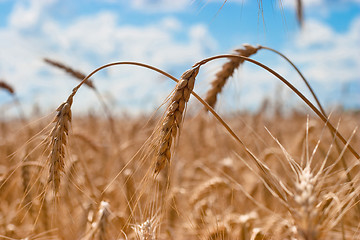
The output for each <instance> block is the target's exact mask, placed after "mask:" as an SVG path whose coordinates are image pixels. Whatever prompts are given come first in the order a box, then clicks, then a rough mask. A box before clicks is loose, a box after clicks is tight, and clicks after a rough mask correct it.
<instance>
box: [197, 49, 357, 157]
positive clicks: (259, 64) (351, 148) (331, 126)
mask: <svg viewBox="0 0 360 240" xmlns="http://www.w3.org/2000/svg"><path fill="white" fill-rule="evenodd" d="M230 57H237V58H242V59H244V60H246V61H249V62H252V63H254V64H256V65H258V66H260V67H262V68H264V69H265V70H266V71H268V72H270V73H271V74H273V75H274V76H276V77H277V78H278V79H279V80H280V81H282V82H283V83H284V84H285V85H286V86H288V87H289V88H290V89H291V90H292V91H293V92H294V93H295V94H296V95H298V96H299V97H300V98H301V99H302V100H303V101H304V102H305V103H306V104H307V105H308V106H309V107H310V108H311V109H312V110H313V111H314V112H315V113H316V115H317V116H318V117H319V118H320V119H321V120H322V121H323V122H324V123H325V124H326V126H327V127H328V128H329V129H330V131H332V132H333V133H334V134H335V135H336V136H337V137H338V138H339V139H340V140H341V141H342V142H343V144H344V145H346V143H347V141H346V140H345V138H344V137H343V136H342V135H341V134H340V133H339V132H338V131H337V130H336V129H335V127H334V126H333V125H332V124H331V123H330V121H329V119H328V118H326V117H325V116H324V115H323V114H322V113H321V112H320V111H319V110H318V109H317V108H316V107H315V106H314V105H313V104H312V103H311V102H310V101H309V100H308V99H307V98H306V97H305V96H304V95H303V94H302V93H301V92H300V91H299V90H298V89H297V88H295V87H294V86H293V85H292V84H291V83H290V82H289V81H287V80H286V79H285V78H284V77H282V76H281V75H280V74H279V73H277V72H276V71H274V70H272V69H271V68H269V67H267V66H266V65H264V64H262V63H260V62H258V61H255V60H253V59H251V58H247V57H243V56H238V55H230V54H224V55H217V56H213V57H209V58H206V59H203V60H201V61H200V62H198V63H196V64H194V65H193V67H200V66H202V65H204V64H206V63H208V62H210V61H213V60H215V59H220V58H230ZM347 148H348V149H349V150H350V152H351V153H352V154H353V155H354V156H355V157H356V158H357V159H360V155H359V154H358V153H357V152H356V151H355V149H354V148H353V147H352V146H351V145H350V144H349V145H347Z"/></svg>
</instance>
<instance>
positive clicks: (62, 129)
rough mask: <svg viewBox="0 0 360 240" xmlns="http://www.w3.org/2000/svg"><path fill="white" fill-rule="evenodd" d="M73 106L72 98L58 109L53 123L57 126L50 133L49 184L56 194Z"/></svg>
mask: <svg viewBox="0 0 360 240" xmlns="http://www.w3.org/2000/svg"><path fill="white" fill-rule="evenodd" d="M71 104H72V97H70V98H69V99H68V100H67V101H66V102H64V103H62V104H61V105H60V106H59V107H58V108H57V109H56V111H57V112H58V113H57V115H56V117H55V119H54V121H53V122H55V126H54V128H53V129H52V131H51V133H50V137H51V141H50V146H51V152H50V155H49V161H50V170H49V182H52V183H53V187H54V191H55V193H57V192H58V191H59V187H60V177H61V173H62V172H64V165H65V164H64V157H65V147H66V143H67V135H68V132H69V128H70V124H71Z"/></svg>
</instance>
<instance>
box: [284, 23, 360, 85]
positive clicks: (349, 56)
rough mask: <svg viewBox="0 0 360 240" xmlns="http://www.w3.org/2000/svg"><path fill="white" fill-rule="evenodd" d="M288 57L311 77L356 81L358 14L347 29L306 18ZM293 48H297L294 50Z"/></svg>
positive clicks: (359, 60) (359, 53)
mask: <svg viewBox="0 0 360 240" xmlns="http://www.w3.org/2000/svg"><path fill="white" fill-rule="evenodd" d="M294 39H295V42H294V45H295V46H293V47H292V48H293V50H289V51H288V52H289V56H292V58H293V59H294V60H295V61H296V62H297V63H299V64H301V65H303V68H302V69H303V70H304V72H305V73H306V75H307V76H309V78H310V79H312V80H313V81H317V82H323V83H339V82H349V81H354V80H358V79H359V76H360V58H359V56H360V50H359V47H358V46H359V43H360V17H358V18H355V19H354V20H353V22H352V24H351V25H350V28H349V30H348V31H347V32H343V33H338V32H335V31H334V30H333V29H332V28H330V27H329V26H328V25H326V24H325V23H322V22H319V21H316V20H309V21H307V23H306V25H305V28H304V29H303V31H301V32H299V33H298V34H297V35H296V36H295V38H294ZM295 49H296V50H295Z"/></svg>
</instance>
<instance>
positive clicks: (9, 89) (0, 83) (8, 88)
mask: <svg viewBox="0 0 360 240" xmlns="http://www.w3.org/2000/svg"><path fill="white" fill-rule="evenodd" d="M0 88H2V89H4V90H6V91H7V92H8V93H10V94H11V95H15V90H14V88H13V87H12V86H10V85H9V84H8V83H6V82H4V81H3V80H0Z"/></svg>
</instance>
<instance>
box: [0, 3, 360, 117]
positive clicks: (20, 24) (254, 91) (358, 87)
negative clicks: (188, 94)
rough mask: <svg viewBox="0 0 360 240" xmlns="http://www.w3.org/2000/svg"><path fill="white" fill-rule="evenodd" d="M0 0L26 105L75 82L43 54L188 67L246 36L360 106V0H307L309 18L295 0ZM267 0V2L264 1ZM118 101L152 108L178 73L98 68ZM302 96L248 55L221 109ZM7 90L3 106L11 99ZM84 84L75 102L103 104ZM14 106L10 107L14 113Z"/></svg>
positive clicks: (71, 60)
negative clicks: (300, 13)
mask: <svg viewBox="0 0 360 240" xmlns="http://www.w3.org/2000/svg"><path fill="white" fill-rule="evenodd" d="M222 4H223V1H221V0H176V1H175V0H132V1H127V0H126V1H125V0H86V1H85V0H77V1H73V0H61V1H60V0H0V79H2V80H5V81H6V82H8V83H9V84H11V85H12V86H13V87H14V88H15V89H16V92H17V95H18V98H19V99H20V101H21V103H22V105H23V107H24V108H25V109H26V111H27V112H30V111H31V109H32V108H33V106H34V105H37V106H39V107H40V108H41V109H43V111H44V112H45V113H49V112H50V111H51V110H53V109H54V108H56V106H58V105H59V104H60V103H61V102H62V101H64V100H66V98H67V96H68V95H69V94H70V93H71V89H72V88H73V87H74V86H75V85H76V82H75V81H74V80H73V79H72V78H71V77H69V76H68V75H66V74H65V73H63V72H62V71H60V70H58V69H54V68H53V67H51V66H49V65H47V64H46V63H44V62H43V58H44V57H48V58H51V59H55V60H58V61H61V62H64V63H66V64H68V65H71V66H72V67H73V68H76V69H79V70H81V71H83V72H84V73H90V72H91V71H92V70H94V69H95V68H97V67H99V66H101V65H103V64H106V63H110V62H114V61H138V62H143V63H148V64H151V65H153V66H156V67H158V68H161V69H163V70H164V71H167V72H169V73H171V74H172V75H174V76H176V77H179V76H180V75H181V73H182V72H184V71H185V70H187V69H188V68H190V67H191V65H192V64H194V63H195V62H197V61H199V60H201V59H203V58H205V57H209V56H212V55H217V54H223V53H229V52H231V51H232V50H233V49H236V48H239V47H241V45H242V44H243V43H250V44H252V45H257V44H261V45H265V46H269V47H272V48H275V49H277V50H279V51H281V52H283V53H284V54H285V55H287V56H288V57H289V58H290V59H292V60H293V61H294V63H295V64H296V65H297V66H298V67H299V68H300V69H301V70H302V71H303V73H304V75H305V77H307V78H308V80H309V81H310V83H311V85H312V86H313V87H314V90H315V92H316V93H317V94H318V95H319V98H320V101H321V102H322V103H323V104H324V105H326V106H327V107H328V108H330V109H331V108H333V107H334V106H335V105H337V104H342V105H345V106H346V107H347V108H355V107H357V108H359V107H360V47H359V46H360V0H303V4H304V12H305V16H304V25H303V27H302V28H300V27H299V24H298V22H297V21H296V14H295V13H296V1H295V0H281V1H280V0H266V1H263V3H262V6H261V7H262V8H259V1H255V0H228V1H227V2H226V3H225V4H224V6H223V7H222ZM260 9H262V10H260ZM254 59H256V60H259V61H261V62H262V63H264V64H266V65H268V66H270V67H272V68H273V69H275V70H277V71H278V72H279V73H280V74H281V75H283V76H285V77H286V78H287V79H288V80H289V81H290V82H293V83H294V84H295V85H296V86H297V87H298V88H299V89H301V90H303V91H304V93H305V95H306V96H309V98H310V95H309V94H308V93H307V91H306V88H305V87H304V86H303V84H302V82H301V81H300V79H299V77H298V76H297V75H296V73H295V72H294V70H293V69H291V68H290V67H289V65H288V64H286V63H285V62H284V61H283V60H282V59H281V58H279V57H278V56H275V55H273V54H271V53H270V52H266V51H265V50H264V51H263V52H259V53H258V54H256V55H255V56H254ZM222 63H223V61H216V62H213V63H211V64H208V65H206V66H205V67H204V68H203V69H202V70H201V73H200V75H199V77H198V79H197V84H196V88H195V89H196V91H197V92H198V93H200V94H202V95H204V94H205V93H206V90H207V88H208V86H209V82H210V81H211V80H212V76H213V75H214V74H215V73H216V70H217V69H218V68H219V67H220V66H221V64H222ZM94 79H95V85H96V87H97V88H98V89H99V91H100V93H101V94H102V95H103V96H104V98H105V100H106V101H107V102H108V104H110V105H111V107H112V109H113V110H114V111H117V112H121V111H130V109H132V111H134V112H141V111H152V110H154V109H155V108H156V107H157V106H159V105H160V104H161V103H162V101H163V100H164V99H165V98H166V96H167V94H168V93H169V92H170V91H171V89H172V88H173V87H174V83H173V82H171V81H170V80H168V79H165V78H164V77H162V76H160V75H159V74H156V73H153V72H151V71H149V70H146V69H141V68H138V67H131V66H130V67H129V66H118V67H112V68H110V69H107V70H104V71H102V72H99V73H98V74H96V75H95V76H94ZM275 97H277V98H280V99H283V100H284V101H285V100H286V101H288V102H291V103H292V104H295V105H300V106H302V107H303V104H302V103H301V102H300V101H299V100H298V98H297V97H296V96H295V95H294V94H292V93H291V92H289V91H288V90H287V89H286V87H284V86H283V85H282V84H280V83H279V81H278V80H276V79H274V78H273V77H272V76H271V75H270V74H268V73H267V72H265V71H264V70H262V69H259V68H258V67H255V66H252V65H251V63H246V64H244V66H243V67H242V68H241V69H240V70H239V71H237V72H236V74H235V78H234V79H233V80H232V81H231V82H229V84H228V85H227V86H226V89H225V93H224V94H223V95H222V96H221V98H220V103H219V106H218V108H220V109H240V110H241V109H255V108H256V107H257V106H258V105H259V104H260V103H261V101H262V100H263V99H264V98H270V99H273V98H275ZM11 101H12V99H11V97H10V96H9V95H8V94H7V93H6V92H4V91H1V92H0V108H4V107H3V106H7V105H9V104H10V103H11ZM98 108H99V103H98V99H97V98H96V95H95V94H94V93H93V92H92V91H91V89H87V88H86V87H84V88H83V89H81V90H80V91H79V94H78V95H77V97H76V99H75V104H74V112H76V111H78V112H81V111H85V112H87V111H97V109H98ZM11 111H12V110H11V107H10V108H9V107H8V108H6V111H2V112H3V113H4V114H7V115H11Z"/></svg>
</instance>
